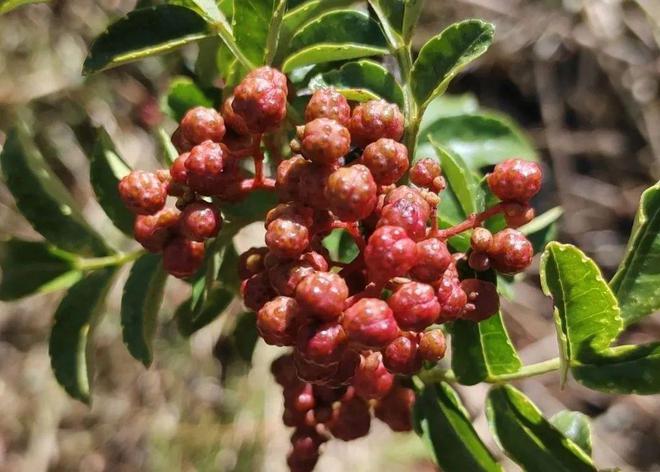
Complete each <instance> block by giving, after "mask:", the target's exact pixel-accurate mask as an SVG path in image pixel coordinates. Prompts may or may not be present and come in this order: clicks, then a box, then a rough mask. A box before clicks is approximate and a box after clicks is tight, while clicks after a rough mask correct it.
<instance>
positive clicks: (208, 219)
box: [181, 202, 222, 241]
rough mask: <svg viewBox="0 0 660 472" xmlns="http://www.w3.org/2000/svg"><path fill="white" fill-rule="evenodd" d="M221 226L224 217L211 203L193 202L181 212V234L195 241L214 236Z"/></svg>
mask: <svg viewBox="0 0 660 472" xmlns="http://www.w3.org/2000/svg"><path fill="white" fill-rule="evenodd" d="M221 227H222V217H221V216H220V213H218V210H217V209H216V208H215V207H214V206H213V205H212V204H210V203H206V202H194V203H191V204H190V205H188V206H186V208H185V209H184V210H183V212H182V213H181V234H183V235H184V236H185V237H186V238H188V239H192V240H193V241H204V240H205V239H208V238H213V237H215V236H217V234H218V232H219V231H220V228H221Z"/></svg>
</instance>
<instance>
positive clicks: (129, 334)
mask: <svg viewBox="0 0 660 472" xmlns="http://www.w3.org/2000/svg"><path fill="white" fill-rule="evenodd" d="M161 259H162V258H161V256H160V255H158V254H146V255H144V256H142V257H141V258H140V259H138V260H137V261H135V264H133V267H132V268H131V272H130V274H129V276H128V280H126V284H125V285H124V293H123V295H122V298H121V326H122V335H123V338H124V344H126V347H127V348H128V352H130V353H131V355H132V356H133V357H135V358H136V359H137V360H139V361H141V362H142V363H143V364H144V365H145V366H147V367H149V366H150V365H151V362H152V360H153V348H152V343H153V338H154V335H155V334H156V324H157V321H158V311H159V310H160V304H161V302H162V300H163V291H164V289H165V282H166V280H167V273H166V272H165V271H164V270H163V267H162V263H161Z"/></svg>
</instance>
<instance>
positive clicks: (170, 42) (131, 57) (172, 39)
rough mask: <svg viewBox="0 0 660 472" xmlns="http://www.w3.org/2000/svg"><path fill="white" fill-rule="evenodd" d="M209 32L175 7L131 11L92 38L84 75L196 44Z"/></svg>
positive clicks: (203, 23) (195, 18) (187, 11)
mask: <svg viewBox="0 0 660 472" xmlns="http://www.w3.org/2000/svg"><path fill="white" fill-rule="evenodd" d="M212 34H213V33H212V31H211V29H210V27H209V25H208V24H207V23H206V21H205V20H204V18H202V17H201V16H200V15H199V14H198V13H196V12H195V11H193V10H191V9H189V8H186V7H182V6H179V5H158V6H155V7H151V8H144V9H140V10H133V11H132V12H130V13H128V14H127V15H126V16H125V17H123V18H120V19H119V20H117V21H115V22H114V23H112V24H111V25H110V26H109V27H108V29H107V30H106V31H105V32H103V33H102V34H101V35H100V36H98V37H97V38H96V40H95V41H94V44H93V45H92V48H91V50H90V53H89V56H87V59H86V60H85V64H84V66H83V71H84V73H85V74H89V73H92V72H97V71H100V70H103V69H109V68H112V67H116V66H118V65H121V64H124V63H127V62H131V61H136V60H138V59H142V58H144V57H148V56H153V55H155V54H161V53H165V52H169V51H173V50H174V49H176V48H179V47H181V46H185V45H186V44H190V43H193V42H195V41H199V40H200V39H202V38H205V37H207V36H211V35H212Z"/></svg>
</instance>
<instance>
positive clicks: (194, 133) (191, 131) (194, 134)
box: [181, 107, 225, 145]
mask: <svg viewBox="0 0 660 472" xmlns="http://www.w3.org/2000/svg"><path fill="white" fill-rule="evenodd" d="M181 133H182V134H183V137H184V138H185V139H186V140H187V141H188V142H189V143H191V144H193V145H197V144H201V143H203V142H204V141H207V140H210V141H214V142H216V143H219V142H220V141H222V138H223V137H224V135H225V120H223V119H222V115H220V113H218V112H217V111H216V110H214V109H213V108H206V107H195V108H192V109H190V110H188V111H187V112H186V114H185V115H184V116H183V119H182V120H181Z"/></svg>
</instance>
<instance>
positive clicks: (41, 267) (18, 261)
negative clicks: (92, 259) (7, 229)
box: [0, 238, 82, 301]
mask: <svg viewBox="0 0 660 472" xmlns="http://www.w3.org/2000/svg"><path fill="white" fill-rule="evenodd" d="M75 262H76V256H75V255H74V254H70V253H67V252H65V251H62V250H61V249H57V248H56V247H53V246H51V245H50V244H48V243H46V242H40V241H24V240H22V239H16V238H13V239H10V240H8V241H2V242H0V267H2V281H1V282H0V300H5V301H6V300H16V299H18V298H21V297H25V296H27V295H32V294H33V293H48V292H53V291H56V290H62V289H66V288H68V287H70V286H71V285H73V284H74V283H76V282H77V281H78V280H79V279H80V277H81V276H82V273H81V272H80V271H79V270H77V268H76V264H75Z"/></svg>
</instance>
